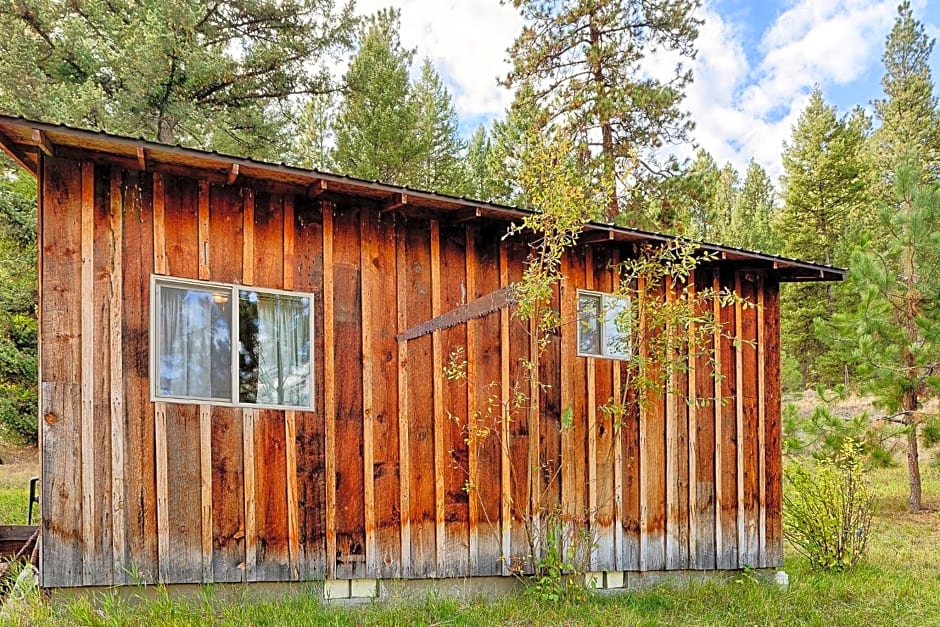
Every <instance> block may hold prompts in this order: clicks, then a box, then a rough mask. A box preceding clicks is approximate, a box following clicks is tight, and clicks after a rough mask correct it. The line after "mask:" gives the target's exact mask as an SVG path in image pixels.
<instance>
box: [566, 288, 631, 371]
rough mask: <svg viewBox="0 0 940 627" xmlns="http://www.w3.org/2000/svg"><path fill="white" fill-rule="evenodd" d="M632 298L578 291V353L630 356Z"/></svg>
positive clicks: (600, 355) (616, 356)
mask: <svg viewBox="0 0 940 627" xmlns="http://www.w3.org/2000/svg"><path fill="white" fill-rule="evenodd" d="M629 316H630V299H629V298H627V297H626V296H617V295H615V294H604V293H601V292H584V291H580V290H579V291H578V354H579V355H584V356H591V357H608V358H611V359H627V358H628V357H629V356H630V333H629V325H630V319H629Z"/></svg>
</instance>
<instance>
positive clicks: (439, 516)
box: [431, 220, 469, 576]
mask: <svg viewBox="0 0 940 627" xmlns="http://www.w3.org/2000/svg"><path fill="white" fill-rule="evenodd" d="M439 315H441V227H440V224H439V223H438V221H437V220H431V317H437V316H439ZM431 370H432V372H431V377H432V378H433V381H434V469H435V471H434V521H435V535H434V537H435V563H436V568H437V573H438V576H443V573H445V572H447V564H446V563H445V562H444V555H445V553H444V546H445V542H446V528H445V501H444V476H445V473H446V472H447V471H446V469H445V457H444V421H445V419H446V418H445V415H444V380H443V378H444V355H443V354H442V345H441V332H440V331H435V332H434V333H433V334H432V336H431ZM468 376H469V375H468Z"/></svg>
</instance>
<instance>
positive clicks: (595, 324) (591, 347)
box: [578, 294, 601, 355]
mask: <svg viewBox="0 0 940 627" xmlns="http://www.w3.org/2000/svg"><path fill="white" fill-rule="evenodd" d="M600 310H601V297H600V296H598V295H596V294H580V295H579V296H578V352H579V353H583V354H588V355H600V354H601V328H600V316H599V314H600Z"/></svg>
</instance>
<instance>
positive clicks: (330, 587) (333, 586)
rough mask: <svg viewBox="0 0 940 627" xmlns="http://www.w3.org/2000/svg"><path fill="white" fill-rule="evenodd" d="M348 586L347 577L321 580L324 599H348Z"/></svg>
mask: <svg viewBox="0 0 940 627" xmlns="http://www.w3.org/2000/svg"><path fill="white" fill-rule="evenodd" d="M349 597H350V586H349V580H348V579H327V580H326V581H324V582H323V598H324V599H327V600H329V599H348V598H349Z"/></svg>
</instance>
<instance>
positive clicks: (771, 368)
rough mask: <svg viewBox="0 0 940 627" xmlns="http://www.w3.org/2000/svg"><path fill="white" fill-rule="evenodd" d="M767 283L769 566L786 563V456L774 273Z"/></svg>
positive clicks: (766, 398)
mask: <svg viewBox="0 0 940 627" xmlns="http://www.w3.org/2000/svg"><path fill="white" fill-rule="evenodd" d="M763 283H764V292H765V295H764V312H765V313H764V331H765V333H764V339H763V340H762V341H763V342H764V343H765V349H764V350H765V353H764V357H765V360H766V372H765V374H764V378H765V389H764V391H765V398H764V405H765V410H764V412H765V421H766V423H765V425H764V429H765V432H766V433H765V436H764V460H763V464H764V466H765V468H766V470H765V486H764V489H765V491H766V496H765V498H766V503H765V505H766V521H767V522H766V525H767V530H766V533H767V545H766V553H767V555H766V558H767V563H766V565H767V566H768V567H778V566H782V565H783V521H782V519H781V514H782V512H781V507H782V502H781V501H782V497H783V494H782V489H783V458H782V451H781V446H780V438H781V433H780V431H781V425H780V292H779V289H780V286H779V284H778V283H777V280H776V278H775V277H774V276H773V275H769V274H768V275H766V276H765V277H764V280H763Z"/></svg>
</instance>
